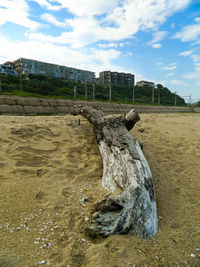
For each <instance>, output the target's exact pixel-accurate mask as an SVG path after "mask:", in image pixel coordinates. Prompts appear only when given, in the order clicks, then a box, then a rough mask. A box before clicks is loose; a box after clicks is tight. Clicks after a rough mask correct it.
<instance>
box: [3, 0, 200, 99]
mask: <svg viewBox="0 0 200 267" xmlns="http://www.w3.org/2000/svg"><path fill="white" fill-rule="evenodd" d="M20 57H24V58H29V59H36V60H40V61H45V62H49V63H55V64H60V65H65V66H69V67H75V68H80V69H85V70H90V71H94V72H95V73H96V77H98V76H99V72H100V71H105V70H111V71H118V72H131V73H133V74H135V77H136V81H139V80H147V81H152V82H155V83H156V84H158V83H160V84H162V85H163V86H166V87H167V88H168V89H169V90H170V91H172V92H177V94H178V95H180V96H183V97H185V100H186V101H187V100H188V99H189V96H190V95H191V97H192V100H193V102H195V101H199V100H200V0H123V1H122V0H110V1H109V0H1V1H0V63H1V64H2V63H4V62H5V61H7V60H15V59H17V58H20Z"/></svg>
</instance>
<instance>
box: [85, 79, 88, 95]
mask: <svg viewBox="0 0 200 267" xmlns="http://www.w3.org/2000/svg"><path fill="white" fill-rule="evenodd" d="M87 98H88V97H87V82H86V81H85V99H87Z"/></svg>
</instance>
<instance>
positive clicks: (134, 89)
mask: <svg viewBox="0 0 200 267" xmlns="http://www.w3.org/2000/svg"><path fill="white" fill-rule="evenodd" d="M134 102H135V87H134V85H133V103H134Z"/></svg>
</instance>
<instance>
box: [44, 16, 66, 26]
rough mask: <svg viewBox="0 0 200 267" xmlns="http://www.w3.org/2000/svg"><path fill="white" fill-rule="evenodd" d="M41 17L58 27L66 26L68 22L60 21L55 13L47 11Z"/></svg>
mask: <svg viewBox="0 0 200 267" xmlns="http://www.w3.org/2000/svg"><path fill="white" fill-rule="evenodd" d="M41 18H42V19H43V20H45V21H46V22H49V23H50V24H53V25H55V26H57V27H66V23H65V22H60V21H58V20H57V19H56V18H55V17H54V16H53V15H51V14H48V13H45V14H42V16H41Z"/></svg>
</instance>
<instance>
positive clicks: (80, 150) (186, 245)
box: [0, 113, 200, 267]
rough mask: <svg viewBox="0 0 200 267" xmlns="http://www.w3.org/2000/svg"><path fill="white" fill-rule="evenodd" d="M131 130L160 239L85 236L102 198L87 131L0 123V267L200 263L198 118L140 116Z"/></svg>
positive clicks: (52, 124) (63, 121)
mask: <svg viewBox="0 0 200 267" xmlns="http://www.w3.org/2000/svg"><path fill="white" fill-rule="evenodd" d="M79 119H80V125H79ZM141 128H143V129H144V131H140V129H141ZM131 132H132V134H133V135H134V136H135V137H136V138H137V139H138V140H139V141H140V142H142V144H143V151H144V154H145V156H146V159H147V161H148V163H149V165H150V168H151V171H152V174H153V178H154V184H155V190H156V198H157V208H158V220H159V230H158V233H157V235H156V236H155V237H154V238H153V239H151V240H142V239H141V238H139V237H135V236H125V235H124V236H119V235H115V236H109V237H107V238H103V237H94V238H92V237H91V236H89V235H88V233H87V231H86V229H87V227H89V226H90V220H91V218H90V214H91V211H92V209H93V207H94V204H95V203H96V202H97V201H98V200H101V199H102V198H103V196H104V195H105V194H106V192H105V190H104V189H103V188H102V186H101V176H102V160H101V156H100V153H99V150H98V146H97V143H96V140H95V136H94V133H93V128H92V125H90V123H89V122H88V121H86V119H85V118H83V117H82V116H77V117H74V116H71V115H66V116H26V117H25V116H3V115H2V116H0V151H1V153H0V169H1V171H0V266H1V267H2V266H10V267H25V266H27V267H31V266H53V267H54V266H55V267H68V266H72V267H76V266H89V267H90V266H91V267H101V266H103V267H123V266H127V267H128V266H130V267H131V266H132V267H133V266H192V267H193V266H200V171H199V166H200V149H199V148H200V115H199V114H183V113H182V114H141V120H140V121H139V122H138V123H137V124H136V126H135V127H134V128H133V130H132V131H131Z"/></svg>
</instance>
